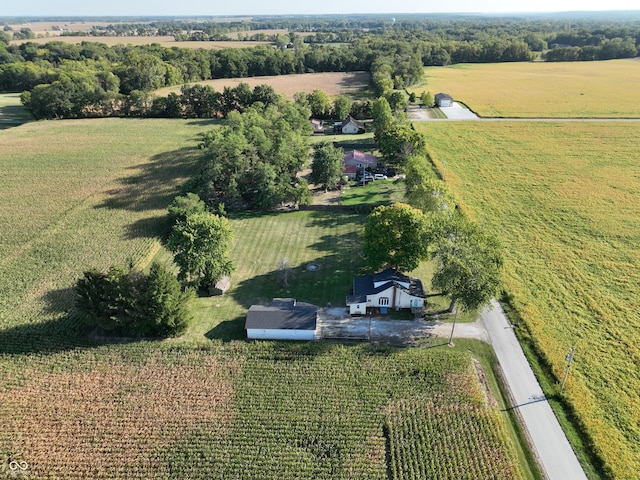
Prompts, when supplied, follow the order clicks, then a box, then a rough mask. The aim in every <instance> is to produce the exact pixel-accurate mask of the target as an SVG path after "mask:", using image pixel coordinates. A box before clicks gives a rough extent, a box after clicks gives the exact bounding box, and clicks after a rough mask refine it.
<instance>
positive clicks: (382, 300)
mask: <svg viewBox="0 0 640 480" xmlns="http://www.w3.org/2000/svg"><path fill="white" fill-rule="evenodd" d="M378 305H389V297H380V298H378Z"/></svg>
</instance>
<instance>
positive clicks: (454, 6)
mask: <svg viewBox="0 0 640 480" xmlns="http://www.w3.org/2000/svg"><path fill="white" fill-rule="evenodd" d="M601 10H640V4H639V3H638V0H607V1H603V0H556V1H554V0H538V1H529V0H524V1H519V2H517V1H514V0H485V1H482V0H481V1H478V0H445V1H443V0H400V1H397V0H396V1H394V0H345V1H342V2H341V1H335V0H334V1H315V2H314V1H313V0H306V1H305V0H231V1H224V0H208V1H207V0H30V1H28V2H26V1H18V0H1V1H0V17H9V16H160V15H162V16H165V15H166V16H196V15H197V16H216V15H225V16H227V15H283V14H285V15H286V14H291V15H293V14H348V13H389V14H392V13H458V12H465V13H511V12H514V13H515V12H567V11H601Z"/></svg>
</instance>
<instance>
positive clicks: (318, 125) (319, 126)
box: [310, 118, 324, 135]
mask: <svg viewBox="0 0 640 480" xmlns="http://www.w3.org/2000/svg"><path fill="white" fill-rule="evenodd" d="M310 122H311V126H312V127H313V134H314V135H322V134H324V124H323V123H322V120H317V119H315V118H312V119H311V120H310Z"/></svg>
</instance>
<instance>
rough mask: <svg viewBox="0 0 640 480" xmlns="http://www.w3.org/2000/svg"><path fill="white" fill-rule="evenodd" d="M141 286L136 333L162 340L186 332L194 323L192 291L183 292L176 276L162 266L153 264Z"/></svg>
mask: <svg viewBox="0 0 640 480" xmlns="http://www.w3.org/2000/svg"><path fill="white" fill-rule="evenodd" d="M142 287H143V288H141V291H140V295H139V297H138V302H139V305H140V307H139V308H138V309H137V313H138V319H137V320H138V321H137V322H135V324H134V325H135V327H134V332H135V333H137V334H138V335H143V336H156V335H160V336H163V337H164V336H175V335H180V334H182V333H184V331H185V330H186V329H187V326H188V325H189V322H190V321H191V313H190V312H189V308H188V302H189V300H190V299H191V298H192V297H193V290H186V291H183V290H182V288H181V286H180V282H178V280H177V279H176V277H175V276H174V275H173V274H172V273H171V272H169V270H167V268H166V267H164V266H163V265H162V264H160V263H153V264H152V265H151V268H150V270H149V274H148V275H147V276H146V277H144V278H143V281H142ZM136 330H137V331H136Z"/></svg>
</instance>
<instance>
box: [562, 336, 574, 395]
mask: <svg viewBox="0 0 640 480" xmlns="http://www.w3.org/2000/svg"><path fill="white" fill-rule="evenodd" d="M575 353H576V347H571V351H570V352H569V353H568V354H567V356H566V360H567V369H566V370H565V371H564V378H563V379H562V385H560V395H562V391H563V390H564V383H565V382H566V381H567V375H569V367H571V362H573V355H574V354H575Z"/></svg>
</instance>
